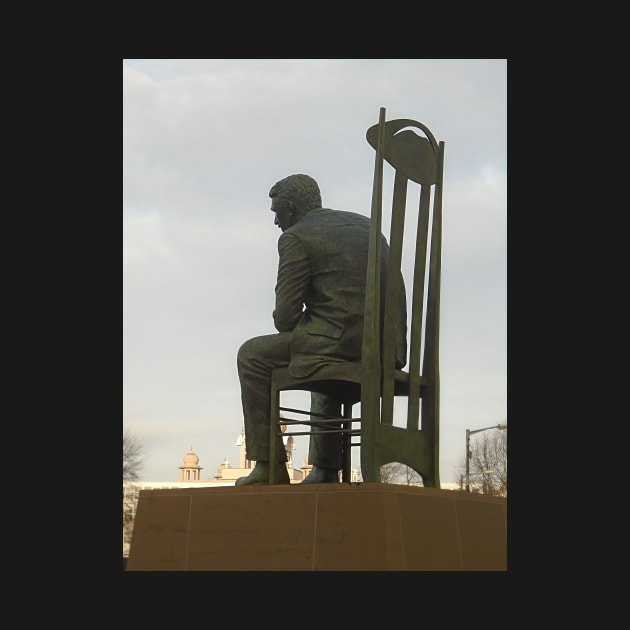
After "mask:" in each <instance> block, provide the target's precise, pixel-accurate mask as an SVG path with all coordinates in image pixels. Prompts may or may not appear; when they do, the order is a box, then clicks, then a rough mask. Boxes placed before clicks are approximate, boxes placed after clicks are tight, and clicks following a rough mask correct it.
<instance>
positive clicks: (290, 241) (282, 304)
mask: <svg viewBox="0 0 630 630" xmlns="http://www.w3.org/2000/svg"><path fill="white" fill-rule="evenodd" d="M278 255H279V257H280V260H279V261H278V278H277V281H276V305H275V309H274V311H273V323H274V325H275V327H276V330H278V332H290V331H291V330H293V329H294V328H295V326H296V325H297V323H298V322H299V321H300V319H301V317H302V312H303V310H304V301H305V299H306V294H307V291H308V287H309V285H310V282H311V275H310V269H311V266H310V263H309V260H308V257H307V255H306V250H305V249H304V246H303V245H302V243H301V242H300V240H299V238H297V237H296V236H294V235H293V234H282V235H281V236H280V238H279V239H278Z"/></svg>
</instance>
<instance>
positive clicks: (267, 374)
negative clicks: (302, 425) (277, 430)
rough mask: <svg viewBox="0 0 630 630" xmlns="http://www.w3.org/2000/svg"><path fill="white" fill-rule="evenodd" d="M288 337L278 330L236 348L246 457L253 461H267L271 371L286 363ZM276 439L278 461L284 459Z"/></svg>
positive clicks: (288, 356) (284, 455)
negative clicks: (275, 332)
mask: <svg viewBox="0 0 630 630" xmlns="http://www.w3.org/2000/svg"><path fill="white" fill-rule="evenodd" d="M290 336H291V335H290V333H277V334H273V335H263V336H261V337H254V338H253V339H249V340H248V341H246V342H245V343H243V345H242V346H241V347H240V348H239V350H238V354H237V357H236V365H237V369H238V378H239V380H240V383H241V402H242V405H243V421H244V424H245V450H246V453H247V459H249V460H252V461H257V462H259V461H264V462H266V461H269V412H270V405H271V371H272V370H273V369H275V368H277V367H286V366H287V365H289V358H290V354H289V338H290ZM277 440H278V445H277V447H276V448H277V453H278V461H280V462H286V461H287V454H286V451H285V449H284V444H283V442H282V438H281V437H280V436H278V437H277Z"/></svg>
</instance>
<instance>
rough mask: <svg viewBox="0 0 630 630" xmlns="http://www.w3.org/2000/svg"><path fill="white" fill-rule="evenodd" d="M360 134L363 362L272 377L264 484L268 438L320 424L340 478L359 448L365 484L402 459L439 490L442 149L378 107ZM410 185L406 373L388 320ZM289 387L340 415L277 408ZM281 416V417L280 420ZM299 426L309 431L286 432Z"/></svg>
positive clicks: (283, 371)
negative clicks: (336, 448)
mask: <svg viewBox="0 0 630 630" xmlns="http://www.w3.org/2000/svg"><path fill="white" fill-rule="evenodd" d="M418 131H420V132H422V133H423V134H424V137H423V136H421V135H419V133H418ZM366 137H367V141H368V142H369V144H370V145H371V146H372V147H374V149H375V150H376V160H375V166H374V179H373V188H372V209H371V228H370V243H369V251H368V269H367V278H366V295H365V314H364V333H363V345H362V353H361V359H360V361H357V362H352V363H341V364H333V365H327V366H324V367H322V368H320V369H319V370H317V371H316V372H315V373H314V374H313V375H311V376H310V377H307V378H294V377H291V376H290V375H289V372H288V369H287V368H278V369H275V370H274V371H273V374H272V384H271V410H270V428H271V436H272V439H271V440H270V451H269V461H270V466H269V469H270V482H271V483H275V481H276V479H275V471H276V468H277V467H276V466H275V465H274V463H276V462H277V461H278V455H279V453H278V452H277V441H276V440H275V439H273V436H274V435H279V434H282V433H283V430H284V435H310V434H312V433H316V432H319V431H324V430H331V429H328V428H324V425H326V427H330V426H331V425H332V426H335V427H336V428H335V429H333V431H334V432H337V433H340V434H341V440H342V450H343V467H342V481H344V482H348V483H349V482H350V481H351V470H350V466H351V449H352V447H359V448H360V461H361V475H362V478H363V481H364V482H380V481H381V472H380V468H381V466H383V465H384V464H388V463H390V462H400V463H401V464H405V465H407V466H409V467H410V468H412V469H413V470H415V471H416V472H417V473H418V474H419V475H420V476H421V477H422V481H423V484H424V486H426V487H431V488H439V487H440V475H439V410H440V371H439V337H440V282H441V279H440V276H441V246H442V173H443V164H444V142H442V141H441V142H439V143H438V142H437V141H436V139H435V137H434V136H433V134H432V133H431V131H430V130H429V129H428V128H427V127H426V126H425V125H423V124H422V123H420V122H417V121H415V120H410V119H397V120H390V121H386V120H385V108H381V109H380V115H379V122H378V123H377V124H376V125H374V126H372V127H370V128H369V129H368V130H367V134H366ZM385 162H387V163H388V164H389V165H390V166H391V167H392V168H393V172H394V176H393V197H392V206H391V223H390V229H389V238H388V242H389V247H390V253H389V261H388V269H387V285H386V287H387V289H386V295H385V313H384V318H383V321H384V325H383V331H382V334H381V331H380V321H381V313H380V308H379V304H380V303H381V299H380V296H381V289H382V288H381V274H380V269H381V240H380V239H381V233H382V223H383V188H384V177H383V170H384V163H385ZM410 182H414V183H416V184H418V185H419V187H420V190H419V207H418V212H417V216H414V217H412V218H415V219H416V231H415V235H413V236H410V235H407V242H408V243H409V241H410V240H411V243H412V244H413V250H414V252H415V255H414V259H413V280H412V282H411V284H409V283H408V281H407V282H406V285H407V299H408V300H409V304H408V309H407V310H408V315H409V317H410V319H409V344H408V346H409V356H408V361H407V366H406V369H404V370H399V369H396V366H395V359H396V333H397V325H396V322H397V321H398V320H397V317H396V315H397V309H399V297H400V291H401V287H400V278H401V271H402V270H403V256H402V253H403V243H404V241H405V238H404V237H405V223H406V219H405V214H406V210H407V205H408V200H407V192H408V191H407V189H408V184H409V183H410ZM383 233H384V232H383ZM409 246H410V244H408V245H407V246H406V247H409ZM405 251H406V250H405ZM383 290H384V288H383ZM409 307H410V308H409ZM289 390H301V391H316V392H321V393H328V394H332V395H334V396H335V397H336V398H338V399H339V400H341V401H342V402H343V404H342V417H340V418H330V417H323V416H320V417H316V416H317V414H312V413H311V411H310V410H302V409H295V408H290V407H284V406H281V393H282V392H285V391H289ZM396 397H403V398H404V399H406V411H405V413H404V414H403V415H404V420H403V422H400V420H399V418H398V416H397V418H396V424H395V418H394V399H395V398H396ZM358 403H360V416H357V417H353V415H352V412H353V408H354V406H355V405H357V404H358ZM397 409H398V406H397ZM281 412H282V413H283V417H280V414H281ZM294 416H298V417H297V418H295V417H294ZM304 416H307V417H308V418H304ZM283 425H284V426H283ZM298 425H304V426H305V427H308V429H307V430H304V431H294V430H293V429H294V428H298ZM401 425H402V426H401ZM357 440H358V441H357Z"/></svg>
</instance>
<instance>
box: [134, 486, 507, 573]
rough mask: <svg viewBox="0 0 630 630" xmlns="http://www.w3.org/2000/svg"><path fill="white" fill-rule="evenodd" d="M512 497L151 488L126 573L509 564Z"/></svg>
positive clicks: (419, 491) (494, 567)
mask: <svg viewBox="0 0 630 630" xmlns="http://www.w3.org/2000/svg"><path fill="white" fill-rule="evenodd" d="M506 570H507V500H506V499H505V498H501V497H491V496H485V495H480V494H469V493H465V492H455V491H452V490H436V489H432V488H422V487H415V486H405V485H397V484H396V485H395V484H384V483H353V484H345V483H344V484H322V485H318V484H305V485H302V484H295V485H286V486H284V485H276V486H256V487H254V486H246V487H235V486H230V487H222V488H181V489H180V488H177V489H159V490H143V491H141V493H140V497H139V501H138V508H137V513H136V519H135V524H134V531H133V538H132V541H131V547H130V551H129V559H128V562H127V571H506Z"/></svg>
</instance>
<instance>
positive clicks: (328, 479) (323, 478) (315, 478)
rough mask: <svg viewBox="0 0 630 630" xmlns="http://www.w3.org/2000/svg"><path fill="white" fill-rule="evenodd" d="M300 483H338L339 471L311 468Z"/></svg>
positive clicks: (317, 467)
mask: <svg viewBox="0 0 630 630" xmlns="http://www.w3.org/2000/svg"><path fill="white" fill-rule="evenodd" d="M302 483H339V471H338V470H333V469H332V468H320V467H319V466H313V468H312V469H311V472H310V473H308V475H306V478H305V479H304V481H302Z"/></svg>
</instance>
